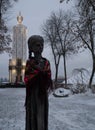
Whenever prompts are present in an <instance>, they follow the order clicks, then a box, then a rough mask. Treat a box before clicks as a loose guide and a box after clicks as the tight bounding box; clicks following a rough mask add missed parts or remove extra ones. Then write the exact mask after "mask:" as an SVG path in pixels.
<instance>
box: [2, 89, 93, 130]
mask: <svg viewBox="0 0 95 130" xmlns="http://www.w3.org/2000/svg"><path fill="white" fill-rule="evenodd" d="M24 100H25V88H18V89H16V88H13V89H12V88H9V89H0V130H25V108H24ZM49 130H95V95H94V94H91V93H90V92H87V93H85V94H77V95H69V97H64V98H56V97H54V96H53V95H50V96H49Z"/></svg>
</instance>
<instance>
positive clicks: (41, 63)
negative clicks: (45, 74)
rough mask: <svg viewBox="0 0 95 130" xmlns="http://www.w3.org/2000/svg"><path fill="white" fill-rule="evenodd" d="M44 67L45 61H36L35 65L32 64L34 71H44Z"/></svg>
mask: <svg viewBox="0 0 95 130" xmlns="http://www.w3.org/2000/svg"><path fill="white" fill-rule="evenodd" d="M44 65H45V64H44V60H43V59H38V60H36V62H35V63H33V64H32V67H33V68H34V69H37V70H39V71H43V70H44Z"/></svg>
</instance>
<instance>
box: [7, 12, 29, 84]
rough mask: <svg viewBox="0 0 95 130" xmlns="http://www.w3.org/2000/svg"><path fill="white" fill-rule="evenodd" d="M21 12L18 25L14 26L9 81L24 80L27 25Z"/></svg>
mask: <svg viewBox="0 0 95 130" xmlns="http://www.w3.org/2000/svg"><path fill="white" fill-rule="evenodd" d="M22 21H23V17H22V15H21V13H19V15H18V16H17V22H18V23H17V25H16V26H14V27H13V45H12V59H10V60H9V81H10V82H11V83H15V82H16V83H17V82H23V77H24V72H25V63H26V57H27V44H26V39H27V36H26V30H27V28H26V26H24V25H23V24H22Z"/></svg>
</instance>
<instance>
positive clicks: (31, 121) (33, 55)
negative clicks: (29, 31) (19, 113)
mask: <svg viewBox="0 0 95 130" xmlns="http://www.w3.org/2000/svg"><path fill="white" fill-rule="evenodd" d="M43 44H44V39H43V37H42V36H39V35H33V36H31V37H30V38H29V39H28V49H29V59H28V60H27V62H26V68H25V76H24V81H25V84H26V100H25V107H26V130H48V92H49V91H50V90H52V80H51V70H50V63H49V61H48V60H47V59H46V58H43V57H42V51H43V46H44V45H43Z"/></svg>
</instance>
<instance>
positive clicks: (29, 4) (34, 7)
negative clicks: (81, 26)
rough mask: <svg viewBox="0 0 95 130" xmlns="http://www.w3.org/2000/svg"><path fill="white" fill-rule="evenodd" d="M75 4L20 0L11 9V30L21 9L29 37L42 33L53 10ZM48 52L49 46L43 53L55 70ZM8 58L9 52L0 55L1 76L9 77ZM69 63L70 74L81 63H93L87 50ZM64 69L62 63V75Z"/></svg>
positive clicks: (66, 8)
mask: <svg viewBox="0 0 95 130" xmlns="http://www.w3.org/2000/svg"><path fill="white" fill-rule="evenodd" d="M73 5H74V4H73V3H72V2H70V3H69V4H66V3H62V4H60V3H59V0H19V2H18V3H16V4H15V5H14V7H13V8H12V9H11V10H12V11H11V12H12V13H11V18H12V19H11V20H10V21H9V27H10V30H12V27H13V26H14V25H16V24H17V19H16V18H17V15H18V14H19V11H21V14H22V16H23V18H24V20H23V24H24V25H25V26H27V29H28V34H27V38H28V37H29V36H30V35H34V34H41V30H40V28H41V25H42V24H43V22H44V21H45V20H46V19H47V18H48V17H49V16H50V14H51V12H52V11H58V10H59V9H63V10H65V11H67V10H68V9H72V8H73V7H72V6H73ZM48 52H49V49H48V48H46V49H44V53H43V55H44V56H45V57H47V58H48V59H50V62H51V67H52V70H54V67H53V66H54V65H53V64H52V63H53V60H52V56H51V53H48ZM85 59H87V63H86V64H85V62H84V61H85ZM89 59H90V60H89ZM8 60H9V56H8V55H7V54H2V55H0V77H8ZM68 63H69V64H70V66H72V67H71V68H70V67H69V66H68V74H70V73H71V71H72V69H73V68H74V67H78V66H79V65H81V66H82V65H83V66H86V67H89V66H90V65H91V57H90V55H89V54H88V52H86V53H84V54H82V56H80V57H79V58H76V56H75V57H74V58H73V59H71V60H69V61H68ZM62 69H63V65H62V64H61V65H60V69H59V72H60V75H63V72H62ZM53 75H54V74H53Z"/></svg>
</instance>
